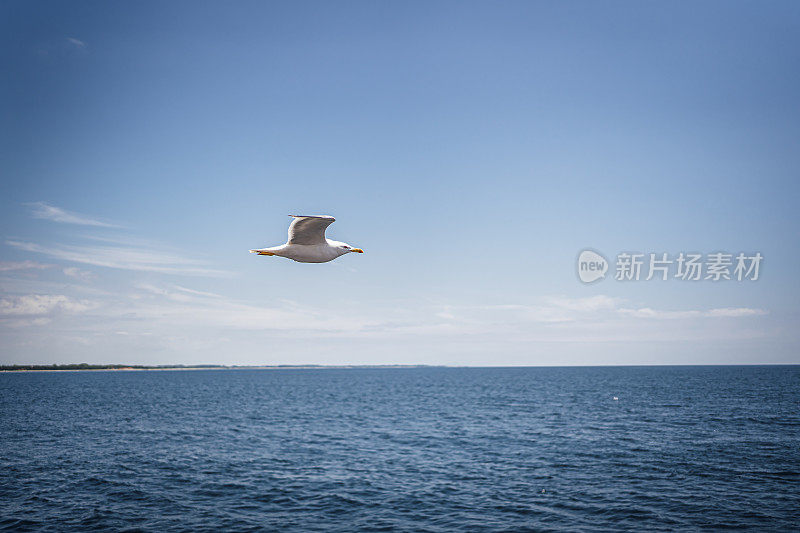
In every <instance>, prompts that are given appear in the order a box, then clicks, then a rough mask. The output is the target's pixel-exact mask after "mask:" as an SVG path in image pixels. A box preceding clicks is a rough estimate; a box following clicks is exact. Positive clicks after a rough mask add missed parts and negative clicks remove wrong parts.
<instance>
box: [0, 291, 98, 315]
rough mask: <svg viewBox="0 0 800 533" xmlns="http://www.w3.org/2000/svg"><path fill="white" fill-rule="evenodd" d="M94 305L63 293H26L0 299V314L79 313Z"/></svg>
mask: <svg viewBox="0 0 800 533" xmlns="http://www.w3.org/2000/svg"><path fill="white" fill-rule="evenodd" d="M94 307H95V305H94V304H93V303H92V302H89V301H86V300H80V301H78V300H73V299H71V298H68V297H67V296H64V295H63V294H56V295H51V294H27V295H24V296H17V297H11V298H2V299H0V316H37V315H48V314H51V313H53V312H54V311H64V312H67V313H80V312H83V311H88V310H89V309H92V308H94Z"/></svg>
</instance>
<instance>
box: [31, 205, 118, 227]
mask: <svg viewBox="0 0 800 533" xmlns="http://www.w3.org/2000/svg"><path fill="white" fill-rule="evenodd" d="M25 205H28V206H30V207H31V216H32V217H33V218H39V219H42V220H50V221H52V222H59V223H61V224H76V225H79V226H94V227H99V228H119V227H120V226H118V225H116V224H111V223H109V222H104V221H102V220H97V219H95V218H91V217H89V216H86V215H81V214H80V213H73V212H71V211H67V210H65V209H61V208H60V207H56V206H54V205H50V204H47V203H45V202H33V203H29V204H25Z"/></svg>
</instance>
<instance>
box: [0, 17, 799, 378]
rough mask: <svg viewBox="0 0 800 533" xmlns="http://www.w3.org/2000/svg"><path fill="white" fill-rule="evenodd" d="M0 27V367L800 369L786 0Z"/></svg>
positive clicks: (21, 22) (27, 21)
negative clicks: (686, 270)
mask: <svg viewBox="0 0 800 533" xmlns="http://www.w3.org/2000/svg"><path fill="white" fill-rule="evenodd" d="M0 11H2V16H0V43H1V44H2V46H0V66H1V67H2V71H3V73H4V75H3V81H2V83H0V114H1V115H0V116H1V117H2V120H1V121H0V364H24V363H38V364H51V363H75V362H90V363H127V364H238V365H260V364H264V365H271V364H431V365H437V364H445V365H481V366H491V365H612V364H740V363H742V364H758V363H795V364H796V363H800V333H799V332H800V327H799V326H800V313H799V311H800V309H798V307H799V305H800V288H799V287H800V284H798V283H797V278H798V274H797V271H798V266H800V253H799V251H798V242H800V239H798V237H800V216H799V215H798V210H797V201H798V199H799V198H800V184H799V178H800V174H798V172H799V171H800V99H798V98H797V95H798V94H800V4H798V3H797V2H776V1H770V2H737V1H734V2H729V1H725V2H713V1H705V2H680V3H667V2H663V3H656V2H633V1H631V2H532V1H531V2H449V1H433V2H430V1H427V2H357V1H348V2H306V1H298V2H244V1H242V2H146V1H145V2H86V1H75V2H55V1H54V2H42V1H6V2H3V3H2V6H0ZM287 214H329V215H334V216H335V217H336V218H337V221H336V222H335V223H334V224H333V225H332V226H331V227H330V228H329V229H328V237H329V238H333V239H336V240H340V241H345V242H348V243H349V244H351V245H353V246H358V247H360V248H363V249H364V250H365V253H364V254H348V255H345V256H343V257H341V258H339V259H337V260H335V261H333V262H331V263H326V264H300V263H295V262H292V261H289V260H287V259H282V258H277V257H259V256H255V255H251V254H249V253H248V250H249V249H251V248H256V247H264V246H273V245H278V244H281V243H283V242H285V239H286V230H287V227H288V224H289V222H290V219H289V218H288V217H287V216H286V215H287ZM587 249H589V250H593V251H595V252H599V253H600V254H601V255H602V256H603V257H604V258H605V259H606V260H607V261H608V268H609V270H608V273H607V274H606V276H605V278H601V279H599V280H597V281H595V282H593V283H583V282H582V281H581V280H580V279H579V277H578V271H577V258H578V255H579V253H580V252H581V251H583V250H587ZM718 252H723V253H726V254H732V255H733V256H734V257H735V256H736V255H737V254H739V253H740V252H742V253H745V254H746V256H747V257H751V256H753V255H754V254H755V253H756V252H758V253H760V254H761V256H762V257H763V260H762V262H761V263H760V270H759V276H758V279H757V280H752V279H743V280H741V281H739V280H737V279H735V277H734V279H731V280H725V279H721V280H719V281H713V280H712V279H700V280H697V281H690V280H682V279H679V278H675V273H676V272H675V271H674V270H672V271H670V272H669V274H668V279H667V280H662V279H660V277H658V276H656V277H655V278H654V279H651V280H649V281H647V280H645V277H646V268H645V270H644V271H643V272H644V273H643V275H642V277H641V279H639V280H638V281H637V280H617V279H615V270H616V265H617V259H618V256H619V254H621V253H631V254H634V253H641V254H643V256H644V261H645V262H647V260H648V258H649V254H650V253H656V254H658V255H659V257H660V255H661V254H662V253H667V254H668V258H669V259H670V260H675V259H676V258H677V257H678V255H679V254H680V253H685V254H688V253H698V254H701V255H702V256H703V258H707V257H708V255H709V254H713V253H718ZM645 267H648V265H647V264H645ZM672 268H677V265H676V264H675V263H673V264H672ZM704 274H705V272H704Z"/></svg>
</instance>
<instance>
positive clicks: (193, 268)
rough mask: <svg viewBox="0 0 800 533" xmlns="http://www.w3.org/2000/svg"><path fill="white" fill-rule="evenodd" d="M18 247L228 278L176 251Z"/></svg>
mask: <svg viewBox="0 0 800 533" xmlns="http://www.w3.org/2000/svg"><path fill="white" fill-rule="evenodd" d="M6 244H8V245H9V246H13V247H14V248H17V249H20V250H25V251H27V252H34V253H39V254H44V255H47V256H49V257H52V258H55V259H61V260H64V261H72V262H75V263H83V264H87V265H95V266H101V267H107V268H116V269H120V270H133V271H143V272H159V273H162V274H186V275H194V276H227V275H228V273H227V272H224V271H221V270H214V269H210V268H204V267H202V266H201V265H199V264H198V263H196V262H193V261H188V260H186V259H185V258H184V257H182V256H181V255H180V254H178V253H176V252H169V251H163V250H158V249H155V248H145V247H140V246H125V245H107V246H93V245H85V246H83V245H71V246H69V245H53V246H42V245H40V244H36V243H31V242H23V241H15V240H7V241H6Z"/></svg>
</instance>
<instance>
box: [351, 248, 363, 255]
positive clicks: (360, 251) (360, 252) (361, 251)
mask: <svg viewBox="0 0 800 533" xmlns="http://www.w3.org/2000/svg"><path fill="white" fill-rule="evenodd" d="M350 251H351V252H355V253H357V254H363V253H364V250H362V249H361V248H353V249H351V250H350Z"/></svg>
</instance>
